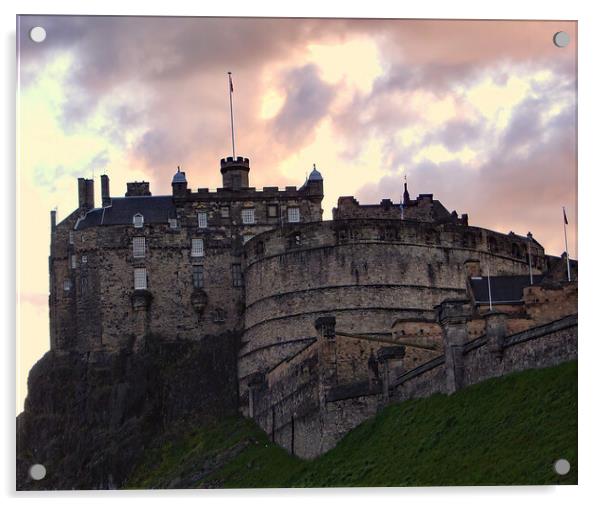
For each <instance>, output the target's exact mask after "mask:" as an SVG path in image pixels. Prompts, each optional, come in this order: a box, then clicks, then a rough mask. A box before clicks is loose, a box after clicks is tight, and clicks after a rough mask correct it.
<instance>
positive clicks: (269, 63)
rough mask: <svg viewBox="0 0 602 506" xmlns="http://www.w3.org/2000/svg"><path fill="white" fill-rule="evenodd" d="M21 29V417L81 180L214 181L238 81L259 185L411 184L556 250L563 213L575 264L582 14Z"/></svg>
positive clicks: (139, 20) (241, 117)
mask: <svg viewBox="0 0 602 506" xmlns="http://www.w3.org/2000/svg"><path fill="white" fill-rule="evenodd" d="M34 26H42V27H44V28H45V30H46V32H47V37H46V39H45V40H44V41H43V42H41V43H35V42H33V41H31V40H30V39H29V30H30V29H31V28H32V27H34ZM558 31H565V32H567V33H568V34H569V36H570V39H571V43H570V44H569V46H568V47H566V48H558V47H556V46H555V45H554V44H553V35H554V33H556V32H558ZM17 37H18V79H19V83H18V103H17V130H18V131H17V140H18V146H17V162H18V196H17V197H18V204H17V206H18V226H17V231H18V232H17V234H18V237H17V241H18V266H17V269H18V273H17V275H18V312H19V314H18V319H17V320H18V330H19V336H18V346H17V354H18V356H17V363H18V366H17V376H18V377H17V399H18V406H17V409H18V410H19V411H20V409H21V406H22V402H23V399H24V396H25V395H26V378H27V373H28V371H29V369H30V368H31V366H32V365H33V364H34V363H35V361H37V360H38V359H39V358H40V357H41V356H42V355H43V354H44V352H45V351H47V350H48V348H49V331H48V254H49V246H50V217H49V213H50V210H51V209H53V208H55V207H56V208H57V209H58V220H59V221H60V220H62V219H63V218H65V217H66V216H67V215H68V214H69V213H70V212H72V211H73V210H74V209H75V208H76V207H77V178H78V177H95V181H96V202H97V203H99V202H100V181H99V176H100V174H102V173H106V174H108V175H109V177H110V181H111V194H112V195H113V196H122V195H123V194H124V193H125V183H126V182H127V181H135V180H146V181H150V184H151V191H152V192H153V194H154V195H159V194H169V193H170V192H171V178H172V176H173V174H174V172H175V171H176V167H177V166H178V165H179V166H181V167H182V170H184V171H186V175H187V179H188V183H189V187H192V188H193V189H195V188H201V187H208V188H212V189H214V188H216V187H218V186H220V181H221V176H220V173H219V159H220V158H222V157H224V156H230V155H231V154H232V148H231V138H230V113H229V96H228V80H227V72H232V77H233V83H234V93H233V102H234V123H235V131H236V150H237V152H236V154H237V155H242V156H246V157H249V158H250V160H251V173H250V184H251V186H255V187H258V188H261V187H263V186H276V185H277V186H280V187H284V186H287V185H296V186H300V185H301V184H302V183H303V182H304V180H305V177H306V175H307V174H308V172H309V171H311V168H312V165H313V164H314V163H315V164H316V166H317V168H318V170H320V172H321V173H322V175H323V177H324V189H325V197H324V202H323V208H324V210H325V211H324V218H325V219H330V218H331V210H332V208H333V207H334V206H336V201H337V198H338V197H339V196H342V195H354V196H355V197H356V198H357V199H358V200H359V201H360V203H362V204H369V203H377V202H380V200H381V199H383V198H391V199H392V200H394V201H399V199H400V196H401V193H402V191H403V188H402V185H403V181H404V178H407V182H408V187H409V191H410V194H411V196H412V197H415V196H416V195H417V194H418V193H433V194H434V196H435V198H438V199H439V200H441V201H442V203H443V204H444V205H445V206H446V207H447V208H448V209H449V210H450V211H451V210H453V209H456V210H457V211H458V212H459V213H465V212H466V213H468V214H469V223H470V224H471V225H476V226H482V227H486V228H491V229H494V230H498V231H500V232H509V231H510V230H512V231H514V232H516V233H518V234H522V235H524V234H526V233H527V232H528V231H531V232H532V233H533V235H534V237H535V239H537V240H538V241H539V242H540V243H541V244H542V245H543V246H544V247H545V248H546V251H547V252H548V253H550V254H556V255H559V254H560V253H562V252H563V251H564V249H565V248H564V236H563V229H562V223H563V222H562V206H566V208H567V216H568V219H569V226H568V228H567V231H568V237H569V252H570V254H571V257H576V256H577V216H576V213H577V162H576V135H577V132H576V115H577V95H576V90H577V73H576V70H577V56H576V55H577V25H576V23H575V22H558V21H553V22H552V21H461V20H454V21H451V20H371V19H366V20H361V19H353V20H351V19H276V18H263V19H262V18H175V17H174V18H160V17H86V16H80V17H77V16H25V17H20V19H19V22H18V33H17Z"/></svg>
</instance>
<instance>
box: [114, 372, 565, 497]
mask: <svg viewBox="0 0 602 506" xmlns="http://www.w3.org/2000/svg"><path fill="white" fill-rule="evenodd" d="M559 458H565V459H567V460H568V461H569V462H570V463H571V470H570V472H569V473H568V474H567V475H566V476H558V475H556V474H555V472H554V470H553V463H554V462H555V461H556V460H557V459H559ZM576 483H577V363H576V362H570V363H566V364H562V365H560V366H556V367H551V368H548V369H541V370H531V371H525V372H522V373H518V374H512V375H509V376H505V377H503V378H496V379H492V380H489V381H486V382H483V383H481V384H478V385H474V386H472V387H469V388H466V389H464V390H462V391H459V392H457V393H456V394H454V395H452V396H444V395H435V396H432V397H430V398H428V399H418V400H413V401H408V402H404V403H400V404H396V405H391V406H389V407H387V408H386V409H384V410H383V411H382V412H381V413H379V414H378V415H377V416H375V417H374V418H372V419H370V420H368V421H366V422H365V423H363V424H362V425H360V426H359V427H357V428H356V429H355V430H353V431H351V432H350V433H349V434H348V435H347V436H346V437H345V438H344V439H343V440H342V441H341V442H340V443H339V444H338V445H337V447H336V448H334V449H333V450H331V451H330V452H328V453H326V454H325V455H322V456H321V457H319V458H318V459H316V460H313V461H311V462H306V461H302V460H299V459H297V458H295V457H292V456H290V455H289V454H288V453H287V452H285V451H284V450H282V449H281V448H279V447H278V446H276V445H274V444H272V443H271V442H270V441H269V439H268V437H267V436H266V435H265V434H264V433H263V432H262V431H261V430H260V429H259V428H258V427H257V426H256V425H255V424H254V423H253V422H252V421H249V420H245V419H242V418H229V419H226V420H222V421H220V422H219V423H216V424H214V425H212V426H203V427H195V428H190V427H186V426H185V425H182V426H179V427H173V428H172V429H171V431H170V432H169V433H166V434H164V435H163V436H162V437H161V438H160V439H158V440H156V441H155V442H154V444H153V446H152V447H151V448H149V449H148V450H147V452H146V454H145V457H144V461H143V462H142V463H141V464H140V465H139V466H138V467H137V468H136V470H135V471H134V473H133V474H132V475H131V476H130V477H129V479H128V481H127V484H126V486H127V488H167V487H176V488H194V487H226V488H232V487H237V488H238V487H240V488H251V487H337V486H341V487H349V486H434V485H522V484H525V485H526V484H576Z"/></svg>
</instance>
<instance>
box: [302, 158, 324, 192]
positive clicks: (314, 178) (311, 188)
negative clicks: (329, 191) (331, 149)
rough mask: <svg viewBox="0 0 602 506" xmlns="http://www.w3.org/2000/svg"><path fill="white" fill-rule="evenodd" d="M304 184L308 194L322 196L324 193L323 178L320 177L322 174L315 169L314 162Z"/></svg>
mask: <svg viewBox="0 0 602 506" xmlns="http://www.w3.org/2000/svg"><path fill="white" fill-rule="evenodd" d="M305 186H306V187H307V189H308V192H309V194H310V195H317V196H322V195H324V179H323V178H322V174H320V172H319V171H318V169H316V164H315V163H314V168H313V170H312V171H311V173H310V174H309V177H308V178H307V181H306V183H305Z"/></svg>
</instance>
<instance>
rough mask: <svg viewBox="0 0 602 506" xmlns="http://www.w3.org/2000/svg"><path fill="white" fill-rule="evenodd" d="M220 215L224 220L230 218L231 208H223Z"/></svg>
mask: <svg viewBox="0 0 602 506" xmlns="http://www.w3.org/2000/svg"><path fill="white" fill-rule="evenodd" d="M219 213H220V215H221V217H222V218H229V217H230V206H222V207H220V208H219Z"/></svg>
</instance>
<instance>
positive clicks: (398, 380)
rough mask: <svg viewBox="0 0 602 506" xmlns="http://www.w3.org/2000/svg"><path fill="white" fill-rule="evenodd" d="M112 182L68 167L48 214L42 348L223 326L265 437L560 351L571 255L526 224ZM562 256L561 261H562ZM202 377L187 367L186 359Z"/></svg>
mask: <svg viewBox="0 0 602 506" xmlns="http://www.w3.org/2000/svg"><path fill="white" fill-rule="evenodd" d="M220 169H221V174H222V177H223V186H222V188H218V189H217V191H209V190H208V189H207V188H199V189H198V190H196V191H192V190H191V189H190V188H188V181H187V179H186V174H185V173H184V172H182V171H180V169H179V168H178V170H177V172H176V173H175V175H174V176H173V180H172V194H171V195H164V196H153V195H152V194H151V191H150V186H149V183H148V182H132V183H127V192H126V194H125V196H124V197H114V196H111V194H110V191H109V178H108V176H107V175H102V176H101V195H102V203H101V206H100V207H96V206H95V202H94V181H93V180H89V179H84V178H80V179H79V180H78V200H79V205H78V209H76V210H75V211H73V212H72V213H71V214H70V215H69V216H67V217H66V218H65V219H64V220H62V221H61V222H60V223H58V224H57V220H56V212H55V211H52V212H51V252H50V258H49V269H50V297H49V310H50V340H51V349H52V350H53V351H55V352H57V353H61V352H69V351H79V352H93V351H111V350H123V349H130V350H132V352H136V351H138V350H143V349H144V347H145V343H146V341H147V339H149V338H150V337H152V336H154V337H156V338H159V339H161V340H165V341H177V340H198V341H202V340H203V338H205V337H207V336H216V335H220V334H224V335H225V334H228V333H230V334H232V333H234V334H236V335H238V336H239V339H240V349H239V355H238V385H239V406H240V411H241V412H242V413H243V414H244V415H245V416H248V417H252V418H253V419H255V420H256V421H257V422H258V423H259V425H260V426H261V427H262V428H263V429H264V430H265V431H266V432H267V433H268V434H270V435H271V437H272V439H273V440H274V441H276V442H277V443H278V444H280V445H281V446H283V447H284V448H286V449H288V450H289V451H291V452H292V453H294V454H296V455H299V456H301V457H304V458H311V457H314V456H316V455H319V454H321V453H323V452H325V451H327V450H328V449H330V448H332V446H334V444H336V442H337V441H338V440H340V438H341V437H342V436H343V435H344V434H345V433H346V432H347V431H349V430H350V429H351V428H353V427H354V426H355V425H357V424H358V423H360V422H361V421H363V420H365V419H366V418H368V417H369V416H372V415H373V414H374V413H376V411H377V410H378V409H379V408H380V407H381V406H383V405H385V404H386V403H388V402H391V401H396V400H397V401H399V400H404V399H407V398H411V397H418V396H425V395H430V394H432V393H435V392H446V393H451V392H454V391H455V390H457V389H458V388H462V387H463V386H466V385H469V384H472V383H475V382H478V381H481V380H482V379H484V378H487V377H490V376H495V375H499V374H505V373H507V372H510V371H514V370H520V369H525V368H529V367H543V366H547V365H552V364H555V363H558V362H561V361H565V360H570V359H574V358H576V353H577V318H576V315H577V282H576V279H577V263H576V262H572V263H571V267H570V268H571V269H572V279H573V280H572V282H567V281H566V279H565V278H566V263H565V259H562V258H557V257H552V256H549V255H546V253H545V251H544V248H543V247H542V246H541V245H540V244H539V243H538V242H537V241H536V240H535V239H534V238H533V237H532V236H531V235H530V234H528V235H527V236H520V235H518V234H514V233H512V232H510V233H509V234H503V233H498V232H495V231H491V230H486V229H483V228H479V227H473V226H469V224H468V216H467V215H466V214H462V215H458V213H457V212H456V211H452V212H449V211H448V210H447V209H446V208H445V207H444V205H443V204H442V203H441V202H439V201H438V200H436V199H434V198H433V195H431V194H421V195H418V196H417V198H415V199H412V198H411V197H410V194H409V192H408V188H407V184H406V185H405V189H404V190H405V191H404V195H403V199H402V202H400V203H394V202H392V201H391V200H383V201H382V202H381V203H380V204H377V205H361V204H359V203H358V202H357V200H355V199H354V198H353V197H340V198H339V200H338V203H337V207H336V208H335V209H334V210H333V220H332V221H323V220H322V213H323V211H322V200H323V196H324V188H323V184H324V181H323V178H322V176H321V174H320V172H319V171H318V170H317V169H316V168H315V166H314V169H313V171H312V172H311V173H310V175H309V177H308V178H307V180H306V181H305V183H304V184H303V185H302V186H301V187H300V188H296V187H286V188H285V189H283V190H281V189H278V188H277V187H264V188H263V189H262V190H258V189H256V188H253V187H250V186H249V172H250V163H249V159H248V158H242V157H237V158H233V157H228V158H225V159H222V160H221V167H220ZM563 269H564V270H563ZM199 374H201V372H199Z"/></svg>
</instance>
